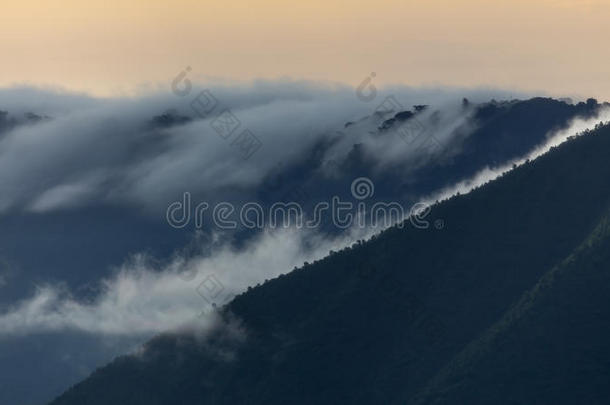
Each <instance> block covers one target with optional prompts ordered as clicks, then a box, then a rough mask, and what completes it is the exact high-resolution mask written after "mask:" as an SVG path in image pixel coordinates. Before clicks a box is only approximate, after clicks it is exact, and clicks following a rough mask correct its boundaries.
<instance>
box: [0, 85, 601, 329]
mask: <svg viewBox="0 0 610 405" xmlns="http://www.w3.org/2000/svg"><path fill="white" fill-rule="evenodd" d="M15 91H16V90H11V91H0V109H6V110H8V111H21V112H25V111H26V110H25V109H24V107H23V106H22V105H21V104H20V103H23V100H21V99H19V98H17V102H13V104H11V97H12V96H13V95H14V94H15ZM28 91H29V92H34V90H28ZM387 91H388V94H395V95H396V98H397V99H399V100H400V101H401V102H402V103H403V105H404V106H405V107H406V108H409V107H410V106H411V105H414V104H432V105H436V106H440V109H441V111H442V112H443V113H442V115H441V124H442V127H443V128H446V129H445V130H444V131H443V132H441V133H438V134H437V135H438V136H439V137H440V138H442V139H444V140H449V138H451V137H452V136H456V134H457V135H458V136H459V135H463V136H466V135H467V134H463V133H460V131H458V129H459V128H467V126H466V124H465V121H466V117H467V116H466V115H465V114H467V112H463V111H462V110H461V108H462V107H461V98H462V97H463V96H467V97H469V98H471V99H472V100H474V101H476V100H477V99H478V100H480V101H483V100H485V101H486V100H488V99H489V98H490V97H491V96H496V97H498V96H500V97H501V95H498V94H497V93H494V94H491V93H490V92H488V91H471V92H469V93H467V92H465V91H463V90H443V91H441V90H434V91H433V90H422V89H409V88H395V89H387ZM34 93H35V92H34ZM214 95H215V97H216V98H218V99H219V100H220V101H221V103H223V104H226V105H227V106H230V108H231V110H232V111H233V113H234V114H235V115H236V116H237V117H238V118H239V120H240V121H241V122H242V123H243V125H244V126H245V127H247V128H249V129H251V130H252V131H253V132H255V133H256V134H257V136H258V137H259V138H260V139H261V140H262V141H263V147H262V148H261V149H260V150H259V152H257V154H255V155H254V156H253V157H252V158H251V159H249V160H243V159H242V158H241V157H240V156H239V155H238V154H236V153H235V151H234V150H233V149H232V148H231V147H230V145H229V144H228V143H227V142H226V140H224V139H222V138H221V137H219V136H218V135H217V134H216V133H214V132H213V129H212V128H211V127H210V122H209V121H210V119H208V118H206V119H194V120H192V121H189V122H187V123H185V124H183V125H176V126H171V127H169V128H165V127H151V119H152V117H154V116H155V115H159V114H162V113H163V112H164V111H167V110H169V109H175V110H176V112H177V114H179V115H180V114H182V115H188V114H189V109H188V102H185V101H184V100H182V99H180V98H178V97H176V96H175V95H173V94H169V95H161V94H153V95H147V96H142V97H141V98H138V99H110V100H90V99H88V98H86V97H85V98H84V100H86V102H82V103H77V102H74V96H71V95H61V94H54V93H40V94H39V96H40V98H41V100H42V101H39V106H41V108H42V107H44V106H45V105H47V104H45V103H44V100H45V99H46V100H49V102H48V106H53V108H54V109H49V110H44V111H43V110H39V111H34V112H36V113H40V114H47V115H49V116H52V119H51V120H48V121H45V122H41V123H38V124H33V125H22V126H19V127H17V128H16V129H13V130H11V131H8V132H5V133H3V134H0V184H2V193H1V194H0V217H1V216H2V215H10V214H11V212H14V211H18V210H21V209H23V210H25V211H27V212H34V213H36V212H50V211H54V210H69V209H70V208H72V207H77V206H82V205H88V204H98V203H100V202H101V203H112V204H118V205H128V206H135V207H137V208H138V209H141V210H143V211H146V212H148V213H153V214H154V215H158V217H159V220H160V221H163V220H164V218H165V216H164V214H165V212H164V210H165V208H166V207H167V204H168V203H169V202H171V201H175V200H176V199H177V197H178V196H181V195H182V193H183V192H184V191H191V192H194V193H199V195H200V196H203V197H204V198H206V200H207V201H210V202H212V201H218V200H222V199H223V198H229V197H230V198H234V199H237V200H240V199H247V198H248V197H249V196H250V195H251V194H252V193H253V190H255V189H256V187H257V186H258V185H260V183H261V181H262V179H263V178H264V177H265V176H266V175H267V174H268V173H269V172H270V171H271V170H272V169H273V168H275V167H277V165H279V164H281V163H282V162H285V161H291V160H294V159H298V158H299V157H300V156H301V155H302V154H303V153H304V151H307V150H309V149H310V148H312V147H313V146H314V145H315V144H316V142H318V141H319V140H320V139H322V137H323V136H325V135H326V134H328V133H332V132H334V131H336V130H339V129H343V125H344V124H345V122H346V121H349V120H353V119H358V118H360V117H362V116H366V115H370V114H371V113H372V112H373V111H374V110H375V108H376V107H377V105H378V104H379V103H381V101H382V100H383V96H382V95H380V96H378V98H377V99H376V100H375V101H374V102H371V103H363V102H362V101H360V100H359V99H358V98H357V97H355V95H354V92H353V90H352V89H350V88H345V87H336V88H335V87H320V86H314V85H312V84H308V83H292V82H287V83H282V82H280V83H274V82H261V83H258V84H254V85H252V86H246V87H242V88H239V87H218V88H217V89H215V90H214ZM64 100H65V105H64V106H63V107H62V102H64ZM48 108H51V107H48ZM191 115H192V113H191ZM608 118H610V116H609V115H608V114H607V111H605V112H604V113H603V114H602V115H600V117H598V118H596V119H594V120H590V121H587V122H583V121H576V122H575V123H574V124H573V125H572V126H571V127H570V128H569V129H567V130H565V131H562V132H560V133H558V134H555V135H553V136H552V137H550V138H549V142H548V143H547V145H546V146H545V147H543V148H541V149H540V150H538V151H536V152H534V153H533V154H531V155H530V156H528V157H529V158H532V157H535V156H536V154H540V153H543V152H544V151H546V150H548V147H550V146H552V145H555V144H556V143H557V142H558V141H563V140H565V139H566V138H567V136H569V135H574V134H576V133H577V132H579V131H581V130H583V129H585V128H587V127H591V126H593V125H594V124H595V123H597V122H599V121H604V120H607V119H608ZM367 125H368V124H367V123H366V122H364V123H363V124H357V125H354V126H353V128H352V129H349V128H348V129H346V133H347V134H348V135H349V136H350V137H349V139H347V140H342V141H341V142H339V143H336V144H334V145H333V146H332V147H331V148H330V149H329V150H328V152H327V153H328V156H327V158H328V159H336V158H341V157H342V156H344V155H345V154H346V153H347V152H348V151H349V149H350V148H351V147H352V145H353V144H354V143H359V142H360V143H367V145H368V146H370V148H368V150H369V151H370V152H369V153H371V154H372V157H374V159H375V160H376V163H377V164H376V166H377V168H378V169H379V170H384V169H385V168H387V167H390V166H392V165H396V164H398V163H406V164H408V163H409V159H410V155H409V154H408V153H409V151H408V145H405V143H404V142H403V141H402V140H401V139H399V138H397V137H386V138H384V139H382V140H379V138H375V139H371V137H370V133H369V131H370V129H371V127H370V126H367ZM413 158H416V156H413ZM502 170H503V169H502ZM500 172H501V171H500ZM482 173H483V174H480V175H479V176H477V177H476V178H475V179H474V180H470V181H468V182H464V183H463V184H460V185H458V186H457V187H461V188H458V189H459V190H461V191H465V189H466V188H470V187H472V185H476V184H480V183H481V182H483V181H487V180H489V179H491V178H493V177H495V176H497V175H498V174H499V172H498V171H497V170H492V169H487V170H484V171H483V172H482ZM458 189H456V190H458ZM456 190H453V189H451V190H450V191H449V192H450V193H453V192H454V191H456ZM446 195H447V192H444V193H443V194H441V196H446ZM435 198H436V197H435ZM22 207H23V208H22ZM370 232H372V230H370V229H359V230H352V231H351V232H345V233H343V234H341V235H340V236H335V237H331V236H328V235H326V236H323V234H322V233H318V232H317V231H316V230H303V229H277V230H266V231H264V232H262V233H260V234H259V235H258V236H257V237H255V238H253V239H252V240H250V241H249V242H248V243H246V244H245V245H244V246H243V247H242V248H241V249H239V250H237V249H236V248H235V247H233V246H231V245H230V244H220V245H217V246H215V248H214V249H213V250H212V251H211V253H210V254H209V255H195V256H177V257H175V258H174V259H173V260H172V261H170V262H169V263H168V264H167V265H165V266H163V267H162V268H157V267H156V266H155V265H154V264H153V263H151V262H150V261H149V260H148V259H147V257H146V255H144V254H142V255H136V256H134V257H133V258H132V259H130V260H127V261H126V262H125V264H124V265H123V266H122V267H121V268H119V269H117V270H116V272H115V274H114V275H113V276H111V277H107V278H105V279H103V280H101V281H99V286H98V291H97V294H95V296H93V297H92V298H90V299H89V300H82V299H77V298H74V297H73V296H72V295H71V293H70V291H68V290H67V289H66V288H63V287H61V286H57V285H41V286H40V287H39V288H38V290H37V292H36V293H35V294H34V295H33V296H31V297H27V298H25V299H23V300H21V301H19V302H17V303H14V304H13V305H12V306H11V307H10V308H9V309H8V310H7V311H5V312H4V313H0V336H2V335H4V336H15V335H26V334H36V333H46V332H70V331H79V332H86V333H92V334H102V335H119V336H125V335H136V336H139V335H142V336H150V335H151V334H154V333H158V332H163V331H167V330H175V329H179V328H183V327H188V328H195V329H201V328H203V329H206V328H207V327H209V326H212V325H213V323H214V318H213V317H199V314H200V313H201V311H202V310H203V309H204V308H205V306H206V305H207V304H206V302H205V301H204V299H203V298H202V297H201V296H199V295H198V294H197V291H196V288H197V285H198V284H199V283H200V282H201V281H202V280H203V278H204V277H205V276H206V275H209V274H213V275H215V276H216V277H218V279H219V280H221V282H222V283H223V285H224V286H225V288H226V290H227V292H230V293H231V294H236V293H239V292H242V291H244V290H245V289H246V288H247V287H249V286H253V285H256V284H257V283H260V282H262V281H264V280H265V279H270V278H273V277H276V276H278V275H279V274H282V273H286V272H288V271H290V270H291V269H292V268H294V267H295V266H300V265H302V264H303V262H305V261H311V260H313V259H317V258H321V257H323V256H325V255H326V254H327V253H328V251H329V250H331V249H332V250H337V249H340V248H341V247H344V246H346V245H349V244H351V243H352V242H353V241H355V240H356V239H360V238H362V237H363V236H366V235H370ZM34 248H35V247H34ZM185 271H189V272H190V271H193V274H196V277H194V278H192V279H188V280H187V279H185V278H184V277H180V275H181V274H182V273H183V272H185ZM0 276H1V275H0Z"/></svg>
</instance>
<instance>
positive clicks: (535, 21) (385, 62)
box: [0, 0, 610, 100]
mask: <svg viewBox="0 0 610 405" xmlns="http://www.w3.org/2000/svg"><path fill="white" fill-rule="evenodd" d="M609 22H610V0H530V1H526V0H512V1H507V0H499V1H490V0H462V1H461V0H453V1H450V0H427V1H419V0H417V1H414V0H404V1H394V0H380V1H361V0H352V1H332V0H325V1H319V0H310V1H303V2H299V3H292V4H291V3H290V2H286V1H279V0H254V1H248V2H246V1H242V2H239V3H236V2H228V1H226V2H221V1H217V0H215V1H206V0H174V1H169V0H122V1H118V0H103V1H101V0H88V1H82V0H54V1H44V0H37V1H33V0H20V1H11V2H10V3H9V4H3V5H2V11H1V13H0V34H1V35H0V51H1V52H2V67H1V68H0V86H4V85H8V84H14V83H30V84H41V85H52V86H60V87H64V88H68V89H75V90H84V91H89V92H92V93H95V94H99V95H112V94H129V93H132V92H133V91H135V90H137V89H138V88H142V87H146V86H153V87H154V86H157V85H161V86H168V84H169V82H170V81H171V79H172V78H173V77H174V76H175V75H176V74H177V73H178V72H179V71H180V70H182V69H183V68H184V67H185V66H187V65H188V66H191V67H192V68H193V72H194V73H197V74H199V75H200V76H201V78H202V79H206V78H223V79H237V80H248V79H252V78H259V77H263V78H277V77H285V76H287V77H292V78H305V79H314V80H315V79H319V80H330V81H341V82H346V83H349V84H353V85H357V84H358V83H360V82H361V81H362V80H363V79H364V78H365V77H366V76H368V75H369V74H370V73H371V72H375V73H376V78H375V80H376V84H379V85H382V84H384V83H404V84H409V85H422V84H446V85H458V86H473V85H493V86H496V87H503V88H509V89H525V90H538V91H544V92H548V93H550V94H553V95H557V96H594V97H598V98H600V99H605V100H609V99H610V74H609V72H610V52H608V47H607V44H606V43H607V40H608V39H610V23H609Z"/></svg>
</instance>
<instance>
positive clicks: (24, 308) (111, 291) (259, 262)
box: [0, 228, 370, 336]
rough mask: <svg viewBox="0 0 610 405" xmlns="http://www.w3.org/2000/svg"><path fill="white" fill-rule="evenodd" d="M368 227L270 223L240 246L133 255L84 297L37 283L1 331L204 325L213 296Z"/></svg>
mask: <svg viewBox="0 0 610 405" xmlns="http://www.w3.org/2000/svg"><path fill="white" fill-rule="evenodd" d="M369 233H370V231H367V230H364V229H361V230H357V231H355V232H351V233H347V234H344V235H342V236H340V237H336V238H332V239H329V238H327V237H322V236H319V235H318V234H316V233H314V232H313V231H305V230H296V229H289V228H283V229H276V230H274V231H268V232H263V233H261V234H260V235H259V236H257V238H256V239H254V240H251V241H250V242H249V243H248V244H247V245H246V246H244V247H243V249H240V250H239V251H238V250H236V249H235V248H234V247H232V246H231V245H230V244H227V243H220V242H219V244H218V246H215V248H214V249H213V254H211V255H200V256H195V257H190V258H187V257H183V256H180V257H175V258H174V259H173V260H172V261H171V262H170V263H168V264H166V265H165V266H163V267H162V268H158V266H156V265H155V264H154V262H152V261H151V260H149V259H148V258H147V257H146V256H143V255H138V256H135V257H133V258H132V259H131V260H130V261H129V262H127V263H126V264H125V265H124V266H122V267H121V268H120V269H118V270H117V273H116V275H115V276H114V277H112V278H109V279H106V280H102V281H101V282H100V283H99V286H98V292H97V294H95V296H94V297H93V298H92V299H91V300H90V301H79V300H76V299H74V298H73V297H72V296H71V294H70V292H69V291H67V290H66V289H65V288H62V287H61V286H57V285H55V286H50V285H47V286H40V287H39V288H38V290H37V292H36V294H35V295H34V296H33V297H30V298H28V299H25V300H23V301H21V302H19V303H17V304H16V305H14V306H13V307H12V308H10V309H9V310H8V311H6V312H5V313H3V314H0V335H5V336H12V335H24V334H32V333H45V332H66V331H80V332H87V333H93V334H105V335H121V336H126V335H135V336H150V335H152V334H154V333H158V332H163V331H170V330H178V329H182V328H187V329H189V330H199V331H202V330H206V329H209V328H210V327H212V326H213V325H214V323H215V320H216V318H215V317H214V316H213V315H210V312H211V309H212V308H213V307H212V304H216V303H217V304H218V305H222V304H224V303H225V302H226V301H227V300H228V299H230V298H232V297H233V296H234V295H236V294H238V293H241V292H243V291H245V290H246V289H247V287H249V286H253V285H256V284H258V283H261V282H263V281H264V280H266V279H270V278H274V277H276V276H278V275H280V274H283V273H286V272H288V271H290V270H291V269H293V268H294V267H295V266H300V265H302V264H303V263H304V262H305V261H312V260H315V259H318V258H322V257H323V256H325V255H326V254H328V252H329V250H331V249H333V250H338V249H340V248H341V247H343V246H346V245H347V244H349V243H351V241H352V240H355V239H358V238H362V237H363V236H366V235H368V234H369ZM210 283H216V285H210ZM219 286H221V287H220V288H219ZM214 290H215V291H214ZM202 313H203V314H204V316H202Z"/></svg>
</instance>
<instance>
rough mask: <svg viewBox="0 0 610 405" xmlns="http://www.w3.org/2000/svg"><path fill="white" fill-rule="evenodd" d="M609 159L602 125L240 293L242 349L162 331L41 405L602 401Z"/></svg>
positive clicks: (607, 342)
mask: <svg viewBox="0 0 610 405" xmlns="http://www.w3.org/2000/svg"><path fill="white" fill-rule="evenodd" d="M497 119H499V118H497ZM609 161H610V126H604V127H600V128H597V129H596V130H595V131H592V132H591V133H588V134H586V136H582V137H579V138H576V139H573V140H571V141H570V142H567V143H565V144H563V145H561V146H560V147H558V148H555V149H553V150H552V151H551V152H549V153H548V154H546V155H544V156H542V157H540V158H539V159H536V160H535V161H533V162H529V163H527V164H525V165H522V166H520V167H518V168H517V169H515V170H513V171H511V172H509V173H508V174H506V175H504V176H502V177H501V178H500V179H498V180H496V181H494V182H491V183H489V184H487V185H485V186H483V187H481V188H478V189H477V190H474V191H473V192H471V193H469V194H467V195H461V196H456V197H453V198H451V199H449V200H447V201H444V202H441V203H440V204H438V205H436V206H434V207H433V209H432V212H431V214H430V215H429V216H428V218H430V219H435V218H437V219H443V220H444V222H445V227H444V228H443V229H440V230H439V229H436V228H435V227H434V226H431V227H430V228H428V229H425V230H422V229H414V228H413V227H411V226H409V225H407V226H405V227H404V228H403V229H401V228H399V227H394V228H391V229H389V230H387V231H385V232H383V233H382V234H380V235H378V236H377V237H375V238H373V239H372V240H370V241H367V242H365V243H357V244H355V245H354V246H352V247H351V248H348V249H345V250H343V251H341V252H337V253H333V254H331V255H330V256H329V257H327V258H325V259H324V260H321V261H318V262H316V263H313V264H308V265H306V266H304V267H303V268H300V269H298V270H295V271H293V272H292V273H290V274H288V275H285V276H282V277H279V278H277V279H274V280H271V281H269V282H267V283H265V284H263V285H261V286H258V287H256V288H253V289H251V290H249V291H248V292H247V293H244V294H242V295H240V296H238V297H236V298H235V300H234V301H232V302H231V303H230V304H229V306H228V307H227V308H225V309H224V310H223V312H222V315H223V317H224V318H225V319H226V320H227V321H228V320H229V319H233V320H235V319H236V320H239V322H240V324H241V329H242V330H243V331H244V338H243V340H242V339H237V338H232V337H231V336H229V335H230V333H229V332H230V331H231V329H230V328H228V327H226V328H219V329H218V330H217V331H216V332H215V333H213V334H212V335H211V336H210V337H209V338H208V339H207V340H205V341H200V340H197V339H196V338H195V337H192V336H189V335H185V334H182V335H179V334H178V335H172V334H168V335H164V336H160V337H158V338H156V339H154V340H152V341H151V342H149V343H148V344H147V345H146V348H145V350H144V352H143V353H142V354H140V355H139V356H137V357H131V356H125V357H122V358H119V359H117V360H116V361H114V362H113V363H111V364H110V365H108V366H106V367H104V368H101V369H99V370H98V371H96V372H95V373H94V374H93V375H92V376H91V377H89V378H88V379H87V380H85V381H84V382H82V383H80V384H78V385H77V386H75V387H73V388H72V389H70V390H69V391H67V392H66V393H65V394H64V395H62V396H61V397H59V398H58V399H57V400H55V401H54V402H52V404H53V405H98V404H100V405H101V404H104V405H108V404H113V405H140V404H142V405H144V404H146V405H156V404H163V405H165V404H168V405H169V404H172V405H174V404H185V405H186V404H194V403H199V404H286V403H289V404H394V403H396V404H404V403H407V402H409V401H412V402H413V403H425V404H436V403H438V404H441V403H442V404H465V403H468V404H470V403H481V404H483V403H486V404H488V403H494V404H574V403H587V404H601V403H607V400H608V398H610V384H607V382H608V381H609V380H610V375H609V367H610V327H609V325H610V312H609V311H610V310H609V309H608V308H610V307H609V306H608V305H607V304H608V297H610V283H608V281H610V280H608V278H609V275H608V269H609V266H610V260H609V259H610V257H609V256H608V255H609V253H608V225H607V212H608V209H609V207H610V187H608V182H609V180H610V165H609V164H608V162H609ZM244 271H247V269H244ZM233 322H236V321H233Z"/></svg>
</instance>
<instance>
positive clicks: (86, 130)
mask: <svg viewBox="0 0 610 405" xmlns="http://www.w3.org/2000/svg"><path fill="white" fill-rule="evenodd" d="M195 87H196V86H194V87H193V89H192V91H191V92H190V93H189V95H188V96H184V97H180V96H177V95H175V94H173V93H171V92H170V91H168V92H167V93H154V94H146V95H142V96H138V97H133V98H114V99H94V98H89V97H87V96H85V95H79V94H76V95H75V94H67V93H61V92H53V91H50V90H36V89H31V88H13V89H3V90H0V109H2V110H6V111H8V112H9V113H11V114H22V113H25V112H28V111H32V112H35V113H37V114H40V115H46V116H49V117H51V118H52V119H50V120H43V121H41V122H39V123H37V124H36V125H27V126H18V127H16V128H15V129H13V130H11V131H9V132H8V133H4V134H3V135H2V136H1V137H0V184H1V186H0V191H1V192H0V213H2V212H4V213H6V212H10V211H11V210H17V209H25V210H29V211H35V212H45V211H50V210H56V209H66V208H70V207H74V206H79V205H87V204H95V203H100V202H102V203H113V204H116V203H120V204H131V205H135V206H136V207H142V208H145V209H152V210H154V209H157V211H158V210H159V209H162V208H163V207H166V206H167V204H168V203H169V202H171V201H175V200H176V199H177V198H179V196H181V195H182V193H183V192H184V191H191V192H193V193H198V194H199V195H200V196H202V198H206V199H207V200H208V201H209V200H218V199H221V198H223V197H224V196H226V195H227V194H229V193H236V192H241V193H242V194H247V191H248V190H253V189H255V188H256V186H257V185H258V184H260V182H261V181H262V179H263V178H264V177H265V176H266V175H267V174H268V173H269V172H270V171H271V170H272V169H274V168H276V167H277V166H278V165H280V164H282V163H284V162H294V161H296V160H298V159H302V158H303V156H304V155H305V154H306V152H307V151H308V150H310V149H311V148H313V147H314V145H317V144H318V143H319V142H320V141H321V140H322V139H327V138H328V137H331V136H333V135H334V134H336V131H338V130H342V129H343V127H344V124H345V123H346V122H348V121H354V120H359V119H360V118H362V117H366V116H370V115H371V114H373V112H374V111H375V110H376V108H377V107H378V105H379V104H381V103H382V102H383V100H384V99H385V97H387V96H389V95H393V96H394V97H395V98H396V99H397V100H399V102H400V103H401V104H402V105H403V106H404V107H405V108H406V109H410V108H411V106H412V105H415V104H430V105H432V106H434V107H435V108H437V109H440V111H441V114H440V115H439V116H438V117H440V119H441V123H442V125H439V126H438V128H445V130H444V131H437V133H436V134H435V135H436V136H438V137H439V138H443V139H445V138H448V137H450V136H452V134H453V132H452V131H448V130H447V128H449V129H455V128H457V127H459V126H460V125H461V124H463V123H464V120H465V115H464V113H463V112H461V110H460V108H459V106H460V102H461V100H462V97H464V96H466V97H469V98H470V99H471V100H472V101H475V102H476V101H484V100H489V99H490V98H491V97H494V96H495V97H502V96H504V95H506V93H503V92H501V91H491V90H462V89H442V90H441V89H413V88H407V87H394V88H386V89H383V90H381V89H380V90H379V91H378V94H377V97H376V98H375V99H374V100H372V101H368V102H364V101H362V100H361V99H360V98H358V97H357V96H356V94H355V92H354V89H352V88H349V87H346V86H341V85H321V84H316V83H308V82H290V81H284V82H255V83H253V84H248V85H208V86H207V87H209V88H210V89H211V94H212V95H213V97H214V98H215V100H216V101H217V102H218V105H217V107H216V108H215V110H214V112H213V113H212V114H210V115H208V116H205V117H203V118H202V117H201V116H198V115H197V113H196V112H195V111H194V110H193V108H192V107H191V102H192V101H193V99H194V98H195V97H197V96H198V94H200V90H201V89H202V88H203V86H200V87H201V88H195ZM226 108H229V109H230V110H231V112H232V113H233V114H234V116H235V117H236V118H237V119H238V120H239V122H240V123H241V124H240V127H239V128H238V129H237V130H236V133H235V134H232V135H231V136H230V137H228V139H225V138H223V137H222V136H219V134H218V133H217V132H215V130H214V129H213V128H212V126H211V122H212V121H213V120H214V119H215V118H216V116H217V115H218V113H220V112H221V111H223V110H224V109H226ZM167 111H173V112H171V113H170V114H169V115H168V116H167V117H166V118H167V119H166V120H165V121H164V120H163V117H161V118H159V117H160V115H162V114H163V113H164V112H167ZM430 113H432V110H431V112H430ZM154 117H157V118H159V119H158V120H155V119H154ZM168 117H169V118H168ZM438 117H436V118H438ZM189 118H190V119H189ZM423 118H424V119H426V117H423ZM436 118H435V119H436ZM376 124H377V122H369V124H367V125H361V126H358V125H356V126H353V127H350V128H347V129H346V130H345V132H346V135H347V136H345V137H343V138H342V139H343V141H342V142H339V143H338V144H336V145H335V147H334V148H333V149H332V151H329V154H332V155H333V156H328V158H329V159H332V158H338V159H341V158H342V157H344V156H345V155H346V154H347V153H349V151H350V149H351V148H352V146H353V144H354V143H367V144H368V146H370V147H369V148H367V150H368V151H369V152H370V153H371V154H372V158H373V159H375V160H377V161H378V165H377V166H378V167H379V168H383V167H385V166H387V165H392V164H395V163H396V162H398V161H400V162H402V163H403V164H407V163H408V161H409V156H410V152H409V151H410V148H409V145H408V144H407V143H405V142H404V140H402V139H400V138H399V137H398V136H388V137H384V138H383V141H379V139H373V138H371V134H370V132H371V130H374V129H375V125H376ZM246 128H247V129H249V130H250V131H252V133H253V134H255V136H256V137H258V139H259V140H260V141H261V142H262V146H261V148H260V149H259V150H258V151H257V152H256V153H255V154H254V155H252V157H251V158H250V159H248V160H244V159H243V155H242V154H241V153H240V151H239V149H238V148H237V147H236V146H235V143H234V142H235V140H236V137H237V134H238V133H239V132H240V131H242V130H243V129H246ZM438 128H437V129H438ZM429 129H434V128H429ZM242 197H243V196H242ZM246 198H247V197H246Z"/></svg>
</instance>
